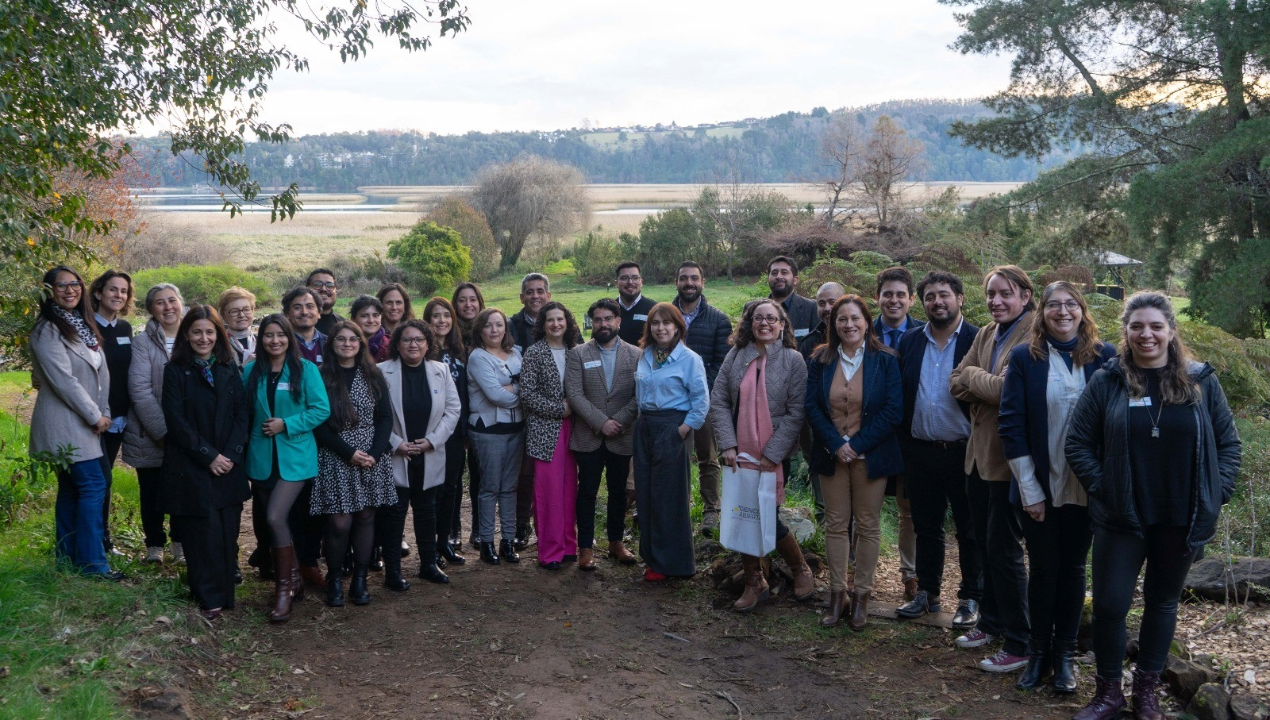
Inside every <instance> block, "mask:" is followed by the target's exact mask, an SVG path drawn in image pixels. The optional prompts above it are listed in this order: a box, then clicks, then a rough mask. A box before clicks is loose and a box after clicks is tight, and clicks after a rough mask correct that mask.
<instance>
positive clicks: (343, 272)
mask: <svg viewBox="0 0 1270 720" xmlns="http://www.w3.org/2000/svg"><path fill="white" fill-rule="evenodd" d="M322 267H325V268H327V269H328V270H330V271H332V272H334V273H335V279H336V281H337V282H339V284H340V295H341V296H346V297H356V296H357V295H374V294H375V293H377V292H379V289H380V288H382V287H383V286H385V285H388V284H389V283H401V284H402V285H406V284H408V281H409V279H410V273H408V272H406V271H405V269H403V268H402V267H400V266H399V265H397V264H396V263H394V262H392V261H391V260H387V259H385V258H384V256H383V255H381V254H380V252H379V251H378V250H376V251H374V252H372V253H371V254H370V255H352V254H349V253H340V254H338V255H332V256H331V257H329V258H327V260H326V262H324V263H323V264H322ZM303 283H304V276H299V277H298V278H297V279H296V280H295V282H294V283H292V284H289V285H287V289H290V288H292V287H295V286H296V285H301V284H303Z"/></svg>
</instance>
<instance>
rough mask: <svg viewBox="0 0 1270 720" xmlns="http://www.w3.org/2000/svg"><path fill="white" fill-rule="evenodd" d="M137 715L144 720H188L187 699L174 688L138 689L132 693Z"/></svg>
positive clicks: (191, 715) (188, 706)
mask: <svg viewBox="0 0 1270 720" xmlns="http://www.w3.org/2000/svg"><path fill="white" fill-rule="evenodd" d="M132 696H133V700H134V701H135V703H136V706H137V710H138V714H139V715H140V716H141V717H146V718H164V719H165V720H166V719H168V718H171V719H173V720H189V719H190V718H193V714H192V713H191V712H190V703H189V699H188V698H187V697H186V694H185V692H183V691H182V690H181V689H179V688H176V687H168V688H166V689H160V688H157V687H153V686H148V687H143V688H138V689H136V690H134V691H133V692H132Z"/></svg>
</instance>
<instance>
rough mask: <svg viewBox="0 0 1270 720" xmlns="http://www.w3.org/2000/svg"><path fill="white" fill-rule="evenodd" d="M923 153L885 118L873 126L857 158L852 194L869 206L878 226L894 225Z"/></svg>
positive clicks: (914, 183)
mask: <svg viewBox="0 0 1270 720" xmlns="http://www.w3.org/2000/svg"><path fill="white" fill-rule="evenodd" d="M925 153H926V148H925V146H923V145H922V143H921V141H920V140H914V139H913V138H910V137H908V135H906V134H905V133H904V130H902V129H901V128H900V127H899V126H898V125H896V124H895V122H894V121H893V120H891V118H889V117H887V116H886V115H883V116H881V117H879V118H878V119H877V122H876V123H874V125H873V129H872V130H871V131H870V133H869V139H868V143H867V144H866V145H865V146H864V148H863V151H862V152H861V154H860V159H859V162H860V169H859V173H858V175H857V179H858V181H859V185H858V186H856V187H855V190H856V192H858V193H859V195H860V199H861V200H863V201H866V202H868V203H869V204H870V205H872V206H873V209H874V211H875V212H876V213H877V218H878V225H879V226H881V227H888V226H890V225H891V224H893V223H894V222H895V220H896V218H897V216H898V215H899V213H900V212H901V210H902V207H901V201H902V199H903V197H904V192H905V191H906V190H908V189H910V188H911V187H913V186H914V185H916V184H917V183H916V182H915V181H914V180H913V178H914V176H916V175H917V174H919V173H920V172H921V170H922V169H923V166H924V164H925V162H924V159H925Z"/></svg>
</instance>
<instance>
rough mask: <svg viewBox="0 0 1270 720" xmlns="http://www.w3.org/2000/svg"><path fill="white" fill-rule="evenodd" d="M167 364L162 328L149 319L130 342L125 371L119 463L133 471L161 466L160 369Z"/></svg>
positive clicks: (163, 427) (164, 429)
mask: <svg viewBox="0 0 1270 720" xmlns="http://www.w3.org/2000/svg"><path fill="white" fill-rule="evenodd" d="M167 364H168V351H167V346H166V344H165V343H164V335H163V327H162V326H161V325H159V321H158V320H154V319H151V320H150V321H149V322H147V323H146V326H145V329H144V330H142V331H141V334H140V335H137V336H136V337H135V338H133V339H132V365H130V366H129V367H128V397H130V398H131V399H132V408H131V409H129V410H128V424H127V425H125V426H124V429H123V461H124V462H126V463H128V464H129V465H131V466H133V467H134V468H157V467H160V466H162V465H163V438H164V437H165V436H166V435H167V434H168V425H167V421H166V420H164V418H163V368H165V367H167Z"/></svg>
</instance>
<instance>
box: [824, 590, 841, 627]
mask: <svg viewBox="0 0 1270 720" xmlns="http://www.w3.org/2000/svg"><path fill="white" fill-rule="evenodd" d="M846 612H847V592H846V591H845V590H831V591H829V612H827V613H825V616H824V617H822V618H820V627H826V628H831V627H833V626H835V625H837V624H838V621H839V620H841V619H842V616H843V615H844V614H846Z"/></svg>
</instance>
